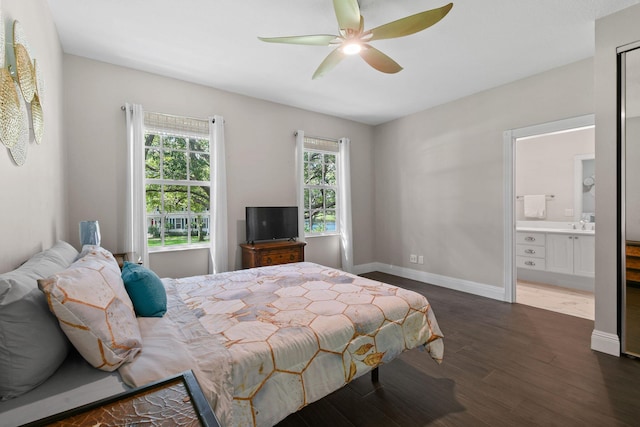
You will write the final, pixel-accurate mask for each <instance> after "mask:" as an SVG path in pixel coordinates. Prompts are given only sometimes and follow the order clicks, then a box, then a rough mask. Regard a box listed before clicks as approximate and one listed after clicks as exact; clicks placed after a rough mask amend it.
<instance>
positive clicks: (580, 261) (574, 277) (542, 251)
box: [516, 221, 595, 291]
mask: <svg viewBox="0 0 640 427" xmlns="http://www.w3.org/2000/svg"><path fill="white" fill-rule="evenodd" d="M574 227H575V228H574ZM516 266H517V267H518V278H521V279H524V280H530V281H535V282H542V283H550V284H555V285H558V286H565V287H570V288H575V289H582V290H589V291H593V278H594V276H595V225H594V224H593V223H587V224H584V229H583V224H580V223H575V224H574V223H564V222H559V223H558V222H551V221H535V222H532V221H519V222H518V224H517V226H516Z"/></svg>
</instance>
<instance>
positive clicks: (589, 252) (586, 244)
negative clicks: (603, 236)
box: [573, 235, 596, 277]
mask: <svg viewBox="0 0 640 427" xmlns="http://www.w3.org/2000/svg"><path fill="white" fill-rule="evenodd" d="M595 264H596V236H584V235H582V236H574V239H573V274H578V275H580V276H588V277H594V276H595V273H596V266H595Z"/></svg>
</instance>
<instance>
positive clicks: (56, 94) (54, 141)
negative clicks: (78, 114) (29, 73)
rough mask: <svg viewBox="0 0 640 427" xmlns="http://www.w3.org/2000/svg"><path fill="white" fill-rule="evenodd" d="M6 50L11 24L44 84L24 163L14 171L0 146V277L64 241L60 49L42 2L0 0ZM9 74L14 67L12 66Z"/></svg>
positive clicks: (64, 211)
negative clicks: (39, 117)
mask: <svg viewBox="0 0 640 427" xmlns="http://www.w3.org/2000/svg"><path fill="white" fill-rule="evenodd" d="M0 7H1V8H2V15H3V19H4V24H5V37H6V43H7V45H6V48H7V49H12V47H11V46H12V43H13V21H14V20H18V21H20V23H21V24H22V27H23V28H24V31H25V34H26V37H27V40H28V42H29V46H30V48H31V51H32V54H33V56H34V57H35V58H36V59H37V61H38V68H39V70H40V71H41V72H42V76H43V80H44V83H45V89H46V91H45V96H44V98H43V99H42V109H43V111H44V126H45V133H44V138H43V141H42V144H41V145H37V144H36V143H35V142H34V140H33V136H31V138H30V139H31V141H30V142H29V147H28V155H27V161H26V163H25V165H24V166H20V167H18V166H16V164H15V163H14V162H13V160H12V158H11V155H10V153H9V150H7V149H6V148H5V147H4V145H2V144H0V223H1V224H2V241H1V242H0V272H4V271H8V270H11V269H13V268H15V267H17V266H18V265H19V264H20V263H22V262H24V261H25V260H26V259H28V258H29V257H30V256H31V255H33V253H35V252H38V251H40V250H42V249H46V248H49V247H50V246H51V245H53V244H54V243H55V242H56V241H57V240H59V239H67V237H68V235H67V193H66V177H65V170H66V167H65V166H66V159H65V156H66V152H65V144H64V142H63V136H62V132H63V128H62V111H63V90H62V61H63V55H62V49H61V48H60V42H59V40H58V33H57V32H56V28H55V26H54V24H53V20H52V17H51V12H50V11H49V5H48V2H47V1H46V0H30V1H25V0H4V1H3V2H2V3H1V4H0ZM13 66H14V69H15V63H14V64H13Z"/></svg>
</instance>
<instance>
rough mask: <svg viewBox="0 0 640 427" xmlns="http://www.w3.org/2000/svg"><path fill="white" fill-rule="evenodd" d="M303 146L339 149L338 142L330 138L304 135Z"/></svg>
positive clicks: (331, 149) (330, 149)
mask: <svg viewBox="0 0 640 427" xmlns="http://www.w3.org/2000/svg"><path fill="white" fill-rule="evenodd" d="M304 148H306V149H308V150H322V151H333V152H335V153H337V152H338V151H340V142H338V141H336V140H332V139H324V138H314V137H308V136H305V137H304Z"/></svg>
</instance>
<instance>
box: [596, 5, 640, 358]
mask: <svg viewBox="0 0 640 427" xmlns="http://www.w3.org/2000/svg"><path fill="white" fill-rule="evenodd" d="M638 22H640V5H639V6H632V7H630V8H627V9H625V10H623V11H621V12H618V13H616V14H613V15H610V16H608V17H605V18H602V19H600V20H598V21H596V55H595V68H594V69H595V82H596V92H595V99H596V159H597V162H596V176H597V177H598V188H599V190H597V191H596V218H597V223H598V226H597V227H598V233H597V238H596V279H595V280H596V283H595V286H596V292H595V296H596V310H595V314H596V319H595V330H596V331H600V332H602V333H604V334H610V337H615V336H616V335H617V324H618V320H617V313H618V303H617V256H616V253H617V229H616V221H617V217H618V212H617V210H616V205H617V200H616V191H614V189H615V188H616V185H617V184H616V178H617V163H616V157H617V145H616V144H617V134H616V126H617V120H618V118H617V112H616V111H617V100H616V82H617V78H616V48H617V47H619V46H624V45H625V44H629V43H633V42H636V41H640V25H638ZM604 189H609V190H608V191H607V190H604ZM603 339H604V340H605V341H606V340H607V336H606V335H605V336H604V337H603ZM611 344H612V346H613V343H611ZM592 346H593V341H592Z"/></svg>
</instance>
